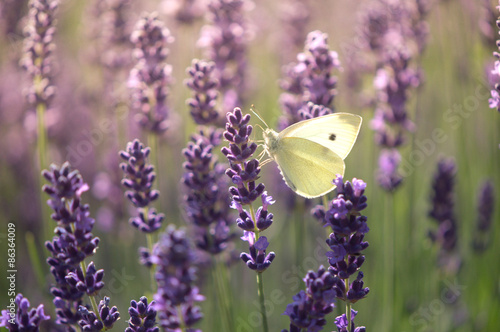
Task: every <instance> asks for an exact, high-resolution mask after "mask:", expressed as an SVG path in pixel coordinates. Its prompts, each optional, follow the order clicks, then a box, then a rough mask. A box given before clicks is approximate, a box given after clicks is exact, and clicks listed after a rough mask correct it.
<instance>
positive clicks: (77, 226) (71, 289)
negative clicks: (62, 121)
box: [42, 162, 119, 331]
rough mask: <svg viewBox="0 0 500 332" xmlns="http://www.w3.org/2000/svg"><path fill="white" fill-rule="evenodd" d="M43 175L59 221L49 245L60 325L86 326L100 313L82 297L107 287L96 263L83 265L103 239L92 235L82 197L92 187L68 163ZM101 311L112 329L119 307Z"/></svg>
mask: <svg viewBox="0 0 500 332" xmlns="http://www.w3.org/2000/svg"><path fill="white" fill-rule="evenodd" d="M42 174H43V176H44V177H45V178H46V179H47V180H48V181H49V182H50V185H44V186H43V191H44V192H45V193H47V194H49V196H50V199H49V200H48V202H47V204H48V205H49V206H50V207H51V208H52V209H53V210H54V213H53V214H52V216H51V217H52V219H54V220H55V221H56V222H57V227H56V229H55V231H54V233H55V234H56V236H55V237H54V238H53V240H52V241H47V242H46V243H45V247H46V248H47V249H48V250H49V251H50V253H51V255H52V257H49V258H48V259H47V263H48V264H49V265H50V271H51V273H52V275H53V276H54V278H55V281H56V286H55V287H52V288H51V290H50V292H51V293H52V295H53V296H54V297H55V298H54V305H55V307H56V314H57V320H56V323H58V324H65V325H73V324H76V323H78V324H80V325H81V324H84V325H86V323H85V322H86V321H87V320H88V319H89V318H91V317H92V315H94V316H96V314H95V313H93V312H90V313H87V309H86V307H85V306H83V300H82V298H83V296H84V295H85V294H87V295H88V296H94V295H96V294H97V293H98V292H99V290H100V289H102V288H103V287H104V283H103V282H102V279H103V276H104V271H103V270H102V269H101V270H97V269H96V268H95V265H94V263H93V262H90V264H89V265H88V266H87V268H86V269H85V271H83V270H82V269H83V267H84V264H83V265H82V262H83V261H84V259H85V258H86V257H89V256H92V255H93V254H94V253H95V250H96V248H97V245H98V243H99V238H97V237H94V236H93V235H92V233H91V231H92V228H93V226H94V223H95V220H94V219H93V218H91V217H90V213H89V206H88V204H83V203H82V202H81V195H82V194H83V193H84V192H85V191H87V190H88V189H89V187H88V185H87V184H86V183H85V182H84V181H83V178H82V176H81V175H80V173H79V172H78V170H72V168H71V165H70V164H69V163H68V162H66V163H64V164H63V165H62V166H61V167H57V166H56V165H51V167H50V171H47V170H44V171H43V173H42ZM82 266H83V267H82ZM106 307H107V304H106ZM101 309H102V308H101ZM101 309H100V311H99V312H98V314H99V319H98V318H96V319H98V320H100V322H99V323H103V324H105V326H107V327H111V326H112V325H113V324H114V322H115V321H116V320H117V319H118V317H119V313H118V311H117V309H116V307H113V308H111V309H109V310H110V311H107V309H103V310H101ZM84 314H85V315H84ZM109 314H110V315H111V316H110V315H109ZM89 315H90V316H89ZM96 317H97V316H96ZM96 331H97V330H96Z"/></svg>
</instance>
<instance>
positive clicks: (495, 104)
mask: <svg viewBox="0 0 500 332" xmlns="http://www.w3.org/2000/svg"><path fill="white" fill-rule="evenodd" d="M498 4H499V5H498V6H497V9H498V10H500V2H499V3H498ZM496 24H497V27H498V29H500V17H499V18H498V20H497V22H496ZM499 33H500V32H499ZM497 47H498V50H499V52H500V39H498V40H497ZM499 52H493V56H494V57H495V58H496V59H497V60H496V61H495V68H494V69H493V70H492V71H491V73H492V74H493V76H495V78H496V79H498V78H500V53H499ZM499 92H500V84H498V83H497V84H495V87H494V89H493V90H491V98H490V99H489V103H490V108H496V109H497V111H499V112H500V94H499Z"/></svg>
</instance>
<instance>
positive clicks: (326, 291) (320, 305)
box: [282, 266, 335, 332]
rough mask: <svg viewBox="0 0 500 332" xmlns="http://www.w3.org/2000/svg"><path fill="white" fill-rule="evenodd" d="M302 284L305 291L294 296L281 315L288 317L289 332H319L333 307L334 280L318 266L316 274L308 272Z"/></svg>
mask: <svg viewBox="0 0 500 332" xmlns="http://www.w3.org/2000/svg"><path fill="white" fill-rule="evenodd" d="M304 282H305V283H306V290H305V291H303V290H302V291H300V292H299V293H298V294H297V295H295V296H294V297H293V300H294V302H292V303H290V304H289V305H288V306H287V307H286V310H285V312H284V313H283V314H284V315H287V316H289V317H290V330H289V331H290V332H299V331H303V330H302V329H307V331H321V330H322V329H323V326H324V325H326V319H325V316H326V315H328V314H329V313H331V312H332V311H333V308H334V307H335V304H334V302H335V291H334V289H333V286H334V285H335V278H334V276H333V275H332V274H331V273H330V271H328V270H326V269H325V268H324V267H323V266H320V268H319V269H318V272H314V271H309V272H308V273H307V275H306V277H305V278H304ZM282 332H288V331H287V330H282Z"/></svg>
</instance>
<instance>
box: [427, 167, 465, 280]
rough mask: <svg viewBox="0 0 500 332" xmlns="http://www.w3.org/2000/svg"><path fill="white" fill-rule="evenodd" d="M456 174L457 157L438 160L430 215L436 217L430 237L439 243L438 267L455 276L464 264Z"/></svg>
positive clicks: (433, 182)
mask: <svg viewBox="0 0 500 332" xmlns="http://www.w3.org/2000/svg"><path fill="white" fill-rule="evenodd" d="M455 175H456V165H455V161H454V160H453V159H441V160H440V161H439V162H438V165H437V169H436V172H435V174H434V178H433V180H432V193H431V209H430V211H429V217H431V218H432V219H434V220H435V222H436V224H437V228H436V229H434V230H431V231H429V237H430V238H431V240H432V241H433V242H434V243H436V244H437V245H438V248H439V256H438V266H439V267H440V268H441V269H443V271H445V272H447V273H449V274H451V275H453V274H455V273H457V272H458V270H459V268H460V266H461V264H462V263H461V262H462V260H461V258H460V256H459V255H458V252H457V244H458V227H457V226H458V225H457V220H456V216H455V211H454V206H455Z"/></svg>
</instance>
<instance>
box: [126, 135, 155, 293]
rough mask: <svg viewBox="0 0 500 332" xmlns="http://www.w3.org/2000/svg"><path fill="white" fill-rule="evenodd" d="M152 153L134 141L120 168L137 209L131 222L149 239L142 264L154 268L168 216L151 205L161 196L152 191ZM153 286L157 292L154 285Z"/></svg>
mask: <svg viewBox="0 0 500 332" xmlns="http://www.w3.org/2000/svg"><path fill="white" fill-rule="evenodd" d="M150 152H151V149H150V148H149V147H144V145H143V144H142V143H141V142H140V141H139V140H138V139H135V140H134V141H133V142H129V143H128V144H127V148H126V150H125V151H120V157H121V158H122V159H123V160H124V161H125V162H124V163H121V164H120V167H121V169H122V171H123V173H124V178H123V180H122V185H123V186H124V187H125V188H126V189H127V190H126V191H125V197H127V198H128V200H129V201H130V202H131V203H132V204H133V205H134V206H135V207H136V208H137V216H135V217H132V218H130V220H129V222H130V224H131V225H132V226H133V227H135V228H137V229H138V230H140V231H141V232H143V233H144V234H145V235H146V239H147V243H148V248H142V247H141V248H139V253H140V260H141V263H142V264H143V265H145V266H148V267H152V262H151V260H150V256H151V253H152V251H153V243H154V242H155V239H154V238H153V234H155V233H156V232H157V231H158V230H159V229H160V227H161V225H162V223H163V220H164V219H165V215H164V214H163V213H158V212H157V211H156V209H155V208H154V207H151V203H152V202H154V201H155V200H156V199H158V197H159V196H160V192H159V191H158V190H155V189H153V184H154V181H155V179H156V173H155V172H154V166H153V165H151V164H149V163H148V157H149V154H150ZM150 273H151V281H153V280H154V269H151V270H150ZM151 286H152V287H153V288H154V282H152V284H151Z"/></svg>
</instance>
